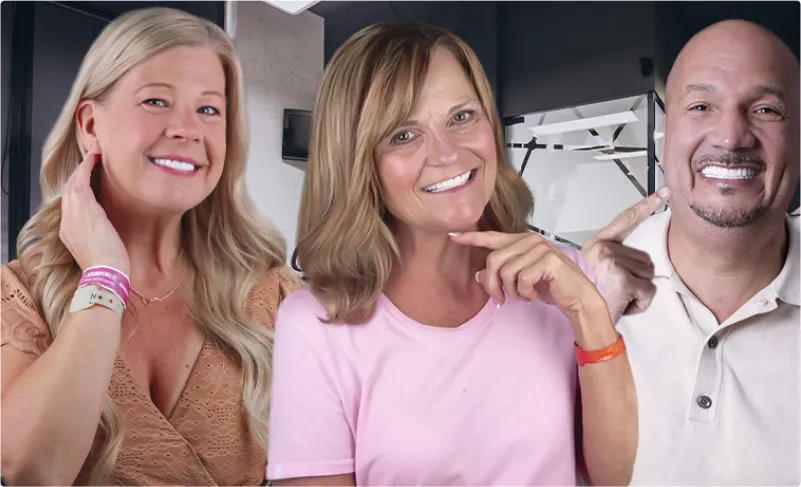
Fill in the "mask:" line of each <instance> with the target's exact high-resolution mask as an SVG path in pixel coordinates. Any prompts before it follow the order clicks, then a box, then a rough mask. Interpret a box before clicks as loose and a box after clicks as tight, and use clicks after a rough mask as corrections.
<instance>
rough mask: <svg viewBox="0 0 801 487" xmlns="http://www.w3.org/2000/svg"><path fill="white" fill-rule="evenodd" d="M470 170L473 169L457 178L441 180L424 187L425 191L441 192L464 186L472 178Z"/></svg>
mask: <svg viewBox="0 0 801 487" xmlns="http://www.w3.org/2000/svg"><path fill="white" fill-rule="evenodd" d="M470 172H471V171H467V172H466V173H464V174H462V175H460V176H456V177H455V178H450V179H446V180H445V181H440V182H438V183H437V184H432V185H431V186H426V187H425V188H423V191H426V192H428V193H439V192H442V191H448V190H449V189H453V188H458V187H459V186H464V185H465V184H467V180H468V179H470Z"/></svg>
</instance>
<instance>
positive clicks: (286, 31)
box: [0, 0, 801, 262]
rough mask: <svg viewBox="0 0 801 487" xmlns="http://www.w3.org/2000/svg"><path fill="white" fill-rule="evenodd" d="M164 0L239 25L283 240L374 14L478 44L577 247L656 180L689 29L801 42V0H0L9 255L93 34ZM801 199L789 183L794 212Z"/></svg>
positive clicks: (255, 138) (541, 186) (520, 158)
mask: <svg viewBox="0 0 801 487" xmlns="http://www.w3.org/2000/svg"><path fill="white" fill-rule="evenodd" d="M157 5H161V6H169V7H174V8H180V9H183V10H186V11H188V12H190V13H193V14H195V15H198V16H201V17H205V18H207V19H209V20H212V21H213V22H215V23H217V24H218V25H220V26H221V27H223V28H225V29H226V31H227V32H228V33H229V35H231V36H232V37H233V38H234V41H235V44H236V46H237V49H238V50H239V53H240V55H241V58H242V63H243V69H244V78H245V88H246V97H247V98H246V100H247V103H248V115H249V119H250V134H251V146H250V154H249V160H248V168H247V184H248V187H249V190H250V193H251V195H252V197H253V198H254V200H255V201H256V204H257V206H258V207H259V209H260V210H261V211H262V212H263V213H264V214H265V215H266V216H267V217H268V218H269V219H270V220H272V222H273V223H274V224H275V225H276V226H277V227H278V229H279V230H280V231H281V233H282V234H283V236H284V238H285V239H286V241H287V245H288V246H289V248H290V251H291V249H293V248H294V243H295V235H296V221H297V215H298V207H299V202H300V201H299V200H300V190H301V185H302V182H303V176H304V167H305V158H306V150H307V142H308V124H309V120H310V114H311V112H310V110H311V109H312V107H313V104H314V98H315V93H316V90H317V86H318V85H319V82H320V80H321V78H322V73H323V69H324V67H325V64H326V63H327V62H328V60H329V59H330V58H331V56H332V55H333V53H334V51H335V50H336V49H337V48H338V47H339V46H340V45H341V44H342V43H343V42H344V41H345V40H346V39H347V38H348V37H349V36H350V35H351V34H353V33H354V32H356V31H358V30H359V29H361V28H363V27H365V26H367V25H370V24H372V23H374V22H377V21H381V20H418V21H424V22H428V23H431V24H435V25H439V26H442V27H445V28H447V29H449V30H451V31H453V32H454V33H456V34H457V35H459V36H460V37H462V38H463V39H464V40H465V41H467V43H468V44H470V45H471V46H472V48H473V49H474V50H475V51H476V53H477V54H478V56H479V58H480V59H481V62H482V64H483V66H484V69H485V71H486V73H487V75H488V77H489V79H490V82H491V83H492V87H493V91H494V93H495V96H496V99H497V102H498V109H499V111H500V116H501V117H502V119H503V121H504V127H505V139H506V149H507V151H508V154H509V158H510V161H511V162H512V163H513V164H514V165H515V167H517V168H518V170H519V171H521V172H522V175H523V178H524V179H525V180H526V182H527V183H528V184H529V186H530V187H531V189H532V191H533V192H534V196H535V212H534V215H533V217H532V219H531V221H530V222H529V223H530V224H531V227H532V229H534V230H535V231H538V232H540V233H542V234H544V235H546V236H548V237H550V238H553V239H556V240H560V241H563V242H566V243H568V244H571V245H575V246H580V245H581V243H582V242H583V241H584V240H585V239H586V238H587V237H588V236H589V235H592V234H593V233H594V232H595V231H597V230H598V229H599V228H601V227H602V226H603V225H605V224H606V223H608V222H609V220H611V218H612V217H613V216H615V215H616V214H617V213H619V212H620V211H622V210H623V209H625V208H627V207H628V206H630V205H631V204H633V203H634V202H636V201H638V200H639V199H641V198H642V197H643V196H645V195H647V194H650V193H652V192H654V191H655V190H657V189H658V188H659V187H660V186H661V185H662V178H661V168H660V162H661V161H660V156H661V140H662V137H663V135H664V134H663V131H662V118H663V108H662V106H661V103H662V102H661V100H662V99H663V97H664V84H665V79H666V77H667V74H668V72H669V70H670V67H671V65H672V63H673V60H674V59H675V57H676V55H677V54H678V52H679V50H680V49H681V47H682V46H683V45H684V43H685V42H687V41H688V40H689V39H690V37H691V36H692V35H693V34H695V33H696V32H698V31H699V30H701V29H702V28H704V27H706V26H708V25H710V24H712V23H715V22H717V21H720V20H723V19H727V18H741V19H747V20H752V21H754V22H757V23H760V24H762V25H764V26H765V27H767V28H769V29H771V30H772V31H773V32H775V33H776V34H777V35H778V36H779V37H780V38H782V39H783V40H784V42H786V43H787V44H788V45H789V46H790V48H791V49H792V50H793V52H794V53H795V55H796V56H798V54H799V52H798V51H799V40H800V39H799V18H801V16H800V13H799V3H798V2H796V1H786V2H759V1H757V2H740V1H733V2H666V1H659V2H458V1H447V2H405V1H404V2H370V1H358V2H333V1H321V2H307V1H300V0H295V1H293V0H289V1H243V2H217V1H199V2H191V1H187V2H75V1H70V2H45V1H39V2H29V1H24V2H18V1H4V2H2V4H0V21H2V28H1V29H0V30H1V34H2V38H1V39H0V47H1V48H2V52H1V53H0V62H1V63H2V66H0V74H2V85H0V90H1V91H2V96H1V97H0V117H1V118H0V124H2V125H0V128H1V130H0V132H2V148H3V152H2V216H1V217H0V219H1V220H2V257H1V259H2V262H7V261H8V260H10V259H13V258H14V256H15V246H16V245H15V242H16V236H17V234H18V232H19V229H20V228H21V227H22V225H23V224H24V223H25V221H27V220H28V218H30V216H31V215H32V214H33V212H34V211H35V210H36V208H38V206H39V205H40V203H41V192H40V190H39V169H40V164H41V150H42V144H43V143H44V139H45V138H46V136H47V134H48V132H49V131H50V129H51V127H52V125H53V123H54V121H55V119H56V117H57V116H58V113H59V112H60V110H61V107H62V105H63V103H64V100H65V99H66V97H67V94H68V92H69V89H70V87H71V84H72V81H73V79H74V77H75V74H76V73H77V71H78V67H79V65H80V62H81V60H82V58H83V56H84V54H85V53H86V51H87V50H88V48H89V46H90V44H91V42H92V41H93V40H94V38H95V37H96V36H97V35H98V34H99V33H100V31H101V30H102V29H103V27H104V26H105V25H106V24H107V23H108V22H109V21H111V20H112V19H113V18H114V17H116V16H117V15H120V14H121V13H123V12H125V11H128V10H131V9H135V8H142V7H149V6H157ZM798 207H799V202H798V191H796V194H795V197H794V200H793V203H792V204H791V208H789V209H788V211H796V210H797V209H798ZM290 254H291V252H290Z"/></svg>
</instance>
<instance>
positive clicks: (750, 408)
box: [585, 21, 801, 485]
mask: <svg viewBox="0 0 801 487" xmlns="http://www.w3.org/2000/svg"><path fill="white" fill-rule="evenodd" d="M665 101H666V107H665V124H666V126H665V140H664V144H665V145H664V157H663V159H664V161H663V163H662V167H663V169H664V172H665V181H666V185H667V186H668V188H669V189H670V192H671V196H670V211H667V212H664V213H661V214H659V215H655V216H652V217H650V218H647V219H645V221H644V222H642V223H641V224H640V225H639V226H637V227H636V229H633V231H631V232H630V235H629V236H628V237H627V238H625V240H622V239H618V240H615V239H614V238H606V237H605V236H604V235H603V234H601V235H600V238H598V239H596V241H593V242H591V243H592V244H593V245H591V246H590V247H589V249H588V250H585V256H586V257H587V258H588V260H590V263H591V264H592V265H593V266H594V267H595V269H596V272H597V273H598V280H599V284H600V286H601V288H602V290H603V291H604V295H605V296H606V297H607V300H608V301H609V305H610V310H621V311H622V310H623V309H626V308H627V307H628V308H629V309H630V310H631V309H635V310H642V309H646V308H647V309H646V310H645V311H644V312H640V313H637V314H631V315H626V316H624V317H623V318H621V319H620V320H619V321H618V330H619V331H620V333H621V334H622V335H623V337H624V340H625V343H626V346H627V350H628V354H629V360H630V361H631V365H632V370H633V373H634V378H635V384H636V388H637V400H638V409H639V448H638V452H637V459H636V461H635V466H634V473H633V477H632V484H646V485H657V484H660V485H664V484H668V485H749V484H751V485H799V483H801V474H799V465H800V464H801V462H800V459H799V417H800V416H801V409H800V408H799V399H801V398H799V379H801V376H800V375H799V323H801V315H799V304H801V290H799V280H801V276H800V275H799V269H800V268H801V262H800V260H799V222H798V218H795V217H793V218H791V217H788V216H787V215H786V212H785V211H786V209H787V207H788V204H789V202H790V199H791V197H792V195H793V191H794V190H795V188H796V186H797V185H798V184H799V64H798V61H797V59H796V58H795V56H794V55H793V54H792V52H791V51H790V50H789V49H788V47H787V46H786V45H785V44H783V43H782V42H781V41H780V40H779V39H778V38H777V37H776V36H774V35H773V34H772V33H771V32H769V31H768V30H766V29H764V28H762V27H760V26H757V25H755V24H752V23H749V22H744V21H725V22H721V23H718V24H715V25H713V26H711V27H709V28H707V29H704V30H703V31H701V32H699V33H698V34H697V35H696V36H695V37H693V38H692V39H691V40H690V42H689V43H688V44H687V45H686V46H685V47H684V49H683V50H682V51H681V53H680V54H679V56H678V58H677V59H676V62H675V64H674V66H673V70H672V71H671V73H670V76H669V78H668V83H667V93H666V100H665ZM630 211H631V210H630ZM635 213H636V212H634V211H631V213H630V214H628V215H627V218H625V220H627V221H629V222H637V221H638V220H639V219H641V218H643V215H637V214H635ZM615 224H618V225H619V224H620V222H615ZM602 233H603V232H602ZM626 233H629V232H620V229H617V228H616V229H615V231H607V234H610V235H611V234H615V235H621V234H623V235H625V234H626ZM621 240H622V244H623V245H621V243H620V241H621ZM643 252H644V253H643ZM646 254H647V255H646ZM621 256H622V257H621ZM647 257H650V260H651V262H652V263H653V264H652V267H650V269H649V268H648V267H647V266H643V265H641V264H637V263H638V262H639V263H641V262H642V261H643V259H645V260H646V261H647ZM627 262H629V263H630V265H628V264H627ZM621 276H622V277H621ZM621 283H622V284H621ZM649 286H651V287H650V288H649ZM649 304H650V306H649ZM612 314H613V315H614V314H615V311H612Z"/></svg>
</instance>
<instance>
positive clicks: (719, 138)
mask: <svg viewBox="0 0 801 487" xmlns="http://www.w3.org/2000/svg"><path fill="white" fill-rule="evenodd" d="M709 137H710V142H711V143H712V144H713V145H714V146H715V147H716V148H719V149H723V150H726V151H736V150H741V149H751V148H753V147H754V145H755V143H756V137H754V134H753V133H752V132H751V123H750V121H749V119H748V115H747V114H746V113H744V112H743V110H739V109H734V108H730V109H725V110H723V111H722V113H721V114H720V116H719V117H717V118H716V119H715V121H714V126H713V128H712V131H711V132H710V134H709Z"/></svg>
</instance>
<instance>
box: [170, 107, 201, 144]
mask: <svg viewBox="0 0 801 487" xmlns="http://www.w3.org/2000/svg"><path fill="white" fill-rule="evenodd" d="M165 135H166V136H167V138H168V139H178V140H183V141H185V142H199V141H200V138H201V133H200V125H199V120H198V114H197V113H195V110H194V108H192V107H186V108H180V109H175V110H173V112H172V114H171V117H170V121H169V124H168V125H167V130H166V131H165Z"/></svg>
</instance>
